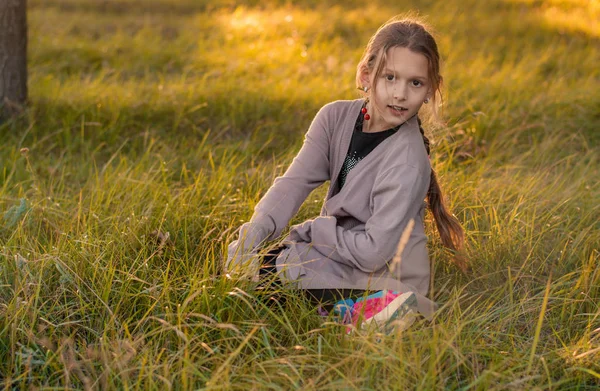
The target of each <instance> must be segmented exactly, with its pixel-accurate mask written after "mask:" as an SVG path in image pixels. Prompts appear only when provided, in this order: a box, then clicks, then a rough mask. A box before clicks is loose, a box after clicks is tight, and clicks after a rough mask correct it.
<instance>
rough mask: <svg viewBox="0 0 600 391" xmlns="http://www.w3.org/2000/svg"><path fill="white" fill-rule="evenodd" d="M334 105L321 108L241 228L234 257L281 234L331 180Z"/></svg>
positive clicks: (230, 250)
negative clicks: (297, 149)
mask: <svg viewBox="0 0 600 391" xmlns="http://www.w3.org/2000/svg"><path fill="white" fill-rule="evenodd" d="M332 106H333V104H332V103H330V104H328V105H325V106H324V107H323V108H321V110H319V112H318V113H317V115H316V116H315V118H314V119H313V121H312V123H311V125H310V127H309V129H308V132H307V133H306V136H305V139H304V144H303V145H302V148H301V149H300V152H298V154H297V155H296V157H295V158H294V160H293V161H292V164H291V165H290V167H289V168H288V169H287V171H286V172H285V173H284V174H283V176H280V177H278V178H276V179H275V181H274V183H273V185H272V186H271V187H270V188H269V190H268V191H267V193H266V194H265V195H264V196H263V197H262V199H261V200H260V201H259V203H258V204H257V205H256V207H255V208H254V214H253V215H252V218H251V219H250V221H249V222H248V223H245V224H244V225H242V226H241V227H240V230H239V239H238V240H237V241H235V244H234V246H233V247H232V246H231V245H230V248H229V257H230V258H231V257H232V255H233V254H232V251H236V252H238V253H244V252H246V253H247V252H249V251H252V250H253V249H255V248H256V247H258V246H259V245H260V244H261V243H263V242H264V241H266V240H270V239H275V238H277V237H279V235H281V232H282V231H283V230H284V228H285V227H286V226H287V224H288V222H289V221H290V219H291V218H292V217H293V216H294V215H295V214H296V212H298V209H300V206H301V205H302V203H303V202H304V200H305V199H306V198H307V197H308V195H309V194H310V192H311V191H312V190H314V189H315V188H316V187H318V186H319V185H321V184H322V183H323V182H325V181H326V180H328V179H329V177H330V173H329V142H330V139H331V129H333V126H334V125H335V124H333V123H332V122H333V115H332V111H333V109H334V108H333V107H332ZM240 244H241V247H242V251H239V250H240V249H239V247H240Z"/></svg>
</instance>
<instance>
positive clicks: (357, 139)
mask: <svg viewBox="0 0 600 391" xmlns="http://www.w3.org/2000/svg"><path fill="white" fill-rule="evenodd" d="M363 107H365V105H363ZM363 121H364V114H363V113H362V111H361V112H360V113H359V114H358V118H356V124H354V131H353V132H352V140H351V141H350V148H348V154H347V155H346V159H344V164H343V165H342V169H341V170H340V175H339V176H338V187H339V188H340V189H341V188H342V187H343V186H344V183H346V177H347V176H348V173H349V172H350V170H352V169H353V168H354V166H356V165H357V164H358V162H360V161H361V160H362V159H364V158H365V156H367V155H368V154H369V153H371V151H373V150H374V149H375V147H377V146H378V145H379V144H381V142H382V141H383V140H385V139H386V138H388V137H390V136H391V135H392V134H394V133H396V132H397V131H398V129H399V128H400V126H402V124H400V125H398V126H396V127H394V128H391V129H388V130H384V131H381V132H375V133H365V132H363V131H362V126H363Z"/></svg>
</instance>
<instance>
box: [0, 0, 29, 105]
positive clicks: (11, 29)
mask: <svg viewBox="0 0 600 391" xmlns="http://www.w3.org/2000/svg"><path fill="white" fill-rule="evenodd" d="M26 10H27V0H0V115H4V116H6V115H12V114H15V113H18V112H20V111H21V110H22V109H23V106H24V104H25V102H26V100H27V12H26Z"/></svg>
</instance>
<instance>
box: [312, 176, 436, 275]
mask: <svg viewBox="0 0 600 391" xmlns="http://www.w3.org/2000/svg"><path fill="white" fill-rule="evenodd" d="M428 186H429V175H428V174H427V173H423V172H422V171H421V170H419V169H418V168H417V167H414V166H411V165H408V164H403V165H400V166H395V167H392V168H390V169H388V170H387V171H386V172H385V173H384V174H382V176H381V178H379V179H378V180H377V181H376V185H375V187H374V189H373V192H372V203H373V213H372V216H371V217H370V218H369V219H368V220H367V222H366V223H365V225H364V226H363V227H361V228H360V229H356V228H355V229H349V230H347V229H344V228H342V227H340V226H338V224H337V220H336V218H335V217H334V216H320V217H318V218H316V219H315V220H312V222H311V227H310V240H311V243H312V245H313V247H314V248H316V249H317V250H318V251H319V252H321V253H322V254H324V255H325V256H327V257H328V258H331V259H333V260H335V261H337V262H340V263H344V264H347V265H349V266H352V267H355V268H358V269H360V270H362V271H364V272H367V273H371V272H374V271H377V270H379V269H381V268H382V267H384V266H385V265H386V263H387V262H389V261H390V260H391V259H392V257H393V256H394V253H395V251H396V248H397V246H398V242H399V241H400V236H401V235H402V232H403V230H404V229H405V228H406V226H407V225H408V222H409V220H410V219H411V218H414V217H415V216H416V215H417V213H419V212H420V209H421V207H422V205H423V199H424V198H425V195H426V194H427V188H428Z"/></svg>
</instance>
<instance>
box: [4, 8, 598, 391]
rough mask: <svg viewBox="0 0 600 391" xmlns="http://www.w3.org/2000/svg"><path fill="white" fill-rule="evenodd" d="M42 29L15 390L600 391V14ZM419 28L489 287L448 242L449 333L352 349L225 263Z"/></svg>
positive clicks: (10, 318)
mask: <svg viewBox="0 0 600 391" xmlns="http://www.w3.org/2000/svg"><path fill="white" fill-rule="evenodd" d="M28 6H29V9H28V18H29V34H30V39H29V78H30V79H29V91H30V104H29V107H28V109H27V111H26V112H25V113H24V114H23V115H22V116H21V117H19V118H16V119H14V120H11V121H8V122H5V123H3V124H0V163H1V166H0V384H1V385H2V387H3V389H11V390H13V389H30V388H37V387H52V388H59V389H71V388H83V389H106V388H123V389H156V388H161V389H171V388H173V389H197V388H202V389H240V390H247V389H277V390H287V389H308V390H311V389H315V390H316V389H340V390H351V389H375V390H382V389H399V390H402V389H419V390H420V389H460V390H506V389H511V390H512V389H524V390H532V389H537V390H559V389H569V390H592V389H598V387H600V304H599V303H600V254H599V243H600V223H599V216H600V207H599V205H600V180H599V178H600V175H599V159H598V156H599V151H600V136H599V135H600V132H599V131H598V129H600V93H599V92H598V91H599V87H600V70H599V69H600V68H599V67H598V64H600V24H599V20H600V3H599V2H598V0H587V1H586V0H548V1H541V0H540V1H537V0H536V1H533V0H530V1H529V0H489V1H478V0H463V1H459V0H447V1H433V0H427V1H425V0H424V1H420V2H417V1H408V0H400V1H397V2H386V1H381V0H371V1H368V2H365V1H360V2H359V1H339V2H334V1H316V0H306V1H304V2H293V4H292V2H284V1H266V2H264V1H249V2H247V3H245V5H239V3H238V2H233V1H220V2H219V1H215V2H209V1H208V0H199V1H192V0H178V1H169V0H144V1H142V0H121V1H117V0H107V1H93V0H29V2H28ZM411 10H412V11H413V12H418V13H419V14H420V15H422V16H426V18H427V20H428V21H429V22H430V23H431V24H432V25H433V26H434V27H435V28H436V30H437V32H438V44H439V46H440V49H441V54H442V56H443V58H444V66H443V70H442V71H443V75H444V77H445V80H446V85H445V96H444V98H445V99H444V106H443V110H442V112H443V116H444V119H445V125H443V126H439V125H438V126H434V125H433V124H429V125H427V131H428V133H430V134H431V135H432V138H433V140H434V141H435V145H434V146H433V152H432V162H433V164H434V166H435V169H436V170H437V172H438V175H439V177H440V180H441V183H442V185H443V188H444V189H445V191H446V197H447V199H448V202H449V204H450V205H451V207H452V209H453V211H454V213H455V214H456V215H457V217H458V218H459V220H460V221H461V222H462V223H463V225H464V227H465V229H466V233H467V242H468V257H469V260H470V262H471V266H472V267H471V271H470V272H469V273H468V274H463V273H461V272H460V271H459V270H458V269H457V268H456V267H454V266H452V264H451V263H450V262H449V257H448V254H446V253H445V252H444V251H443V250H442V247H441V244H440V241H439V238H438V237H437V234H435V232H434V231H433V228H432V227H431V221H429V222H428V225H429V226H428V232H429V233H430V238H431V240H430V243H429V247H430V251H431V257H432V259H433V260H434V275H435V280H434V283H433V284H432V292H431V297H432V298H433V299H435V300H436V301H437V302H438V303H439V304H440V310H439V312H438V313H437V315H436V317H435V318H434V320H433V321H431V322H429V321H425V320H420V321H417V322H416V323H415V325H414V326H413V327H412V328H411V329H410V330H408V331H407V332H405V333H403V334H401V335H390V336H381V335H376V334H373V333H364V334H363V333H356V334H353V335H351V336H346V335H345V334H344V329H343V328H342V327H340V326H339V325H336V324H335V323H333V322H326V323H325V324H323V322H322V320H321V319H320V318H319V317H318V316H317V314H316V313H315V311H314V308H311V306H310V305H309V303H308V302H306V301H305V300H304V299H302V297H301V296H300V295H299V294H298V293H297V292H286V293H285V295H286V296H287V298H288V299H287V300H286V302H285V304H284V305H282V306H279V307H278V306H266V305H265V304H264V303H263V302H262V301H260V300H259V298H258V294H257V293H255V292H254V290H253V288H254V287H253V285H252V283H249V282H245V281H235V280H232V279H228V278H226V277H224V276H222V275H220V273H219V270H220V266H219V265H220V260H221V254H222V253H223V250H224V249H225V248H226V244H227V243H228V241H229V240H231V239H232V238H233V234H234V231H235V230H236V228H237V227H238V226H239V225H240V224H241V222H243V221H246V220H247V219H249V218H250V216H251V213H252V208H253V206H254V205H255V204H256V203H257V201H258V200H259V199H260V197H261V195H262V194H264V192H265V191H266V189H267V188H268V186H269V185H270V184H271V182H272V180H273V179H274V177H275V176H277V175H280V174H281V173H282V172H283V171H284V170H285V168H286V166H287V165H288V164H289V162H290V161H291V159H292V157H293V156H294V154H295V152H297V151H298V148H299V147H300V145H301V142H302V138H303V134H304V132H305V131H306V129H307V127H308V125H309V124H310V121H311V119H312V118H313V116H314V115H315V113H316V112H317V110H318V109H319V108H320V107H321V106H322V105H324V104H325V103H327V102H330V101H332V100H336V99H354V98H356V97H358V94H357V92H356V90H355V87H354V72H355V64H356V63H357V62H358V60H359V57H360V55H361V53H362V49H363V47H364V45H366V43H367V40H368V38H369V37H370V35H371V34H372V33H373V32H374V31H375V30H376V29H377V27H378V26H379V25H381V24H382V23H383V22H385V21H386V20H387V19H388V18H389V17H391V16H393V15H396V14H400V13H403V12H406V11H411ZM324 194H325V192H324V189H319V190H317V191H316V192H315V193H314V194H312V195H311V196H310V197H309V199H308V200H307V202H306V203H305V205H304V206H303V208H302V209H301V211H300V213H299V215H298V216H297V217H296V218H295V219H294V220H293V221H292V223H295V222H299V221H302V219H305V218H308V217H311V216H315V215H316V214H318V212H319V209H320V202H321V199H322V197H323V196H324Z"/></svg>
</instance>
